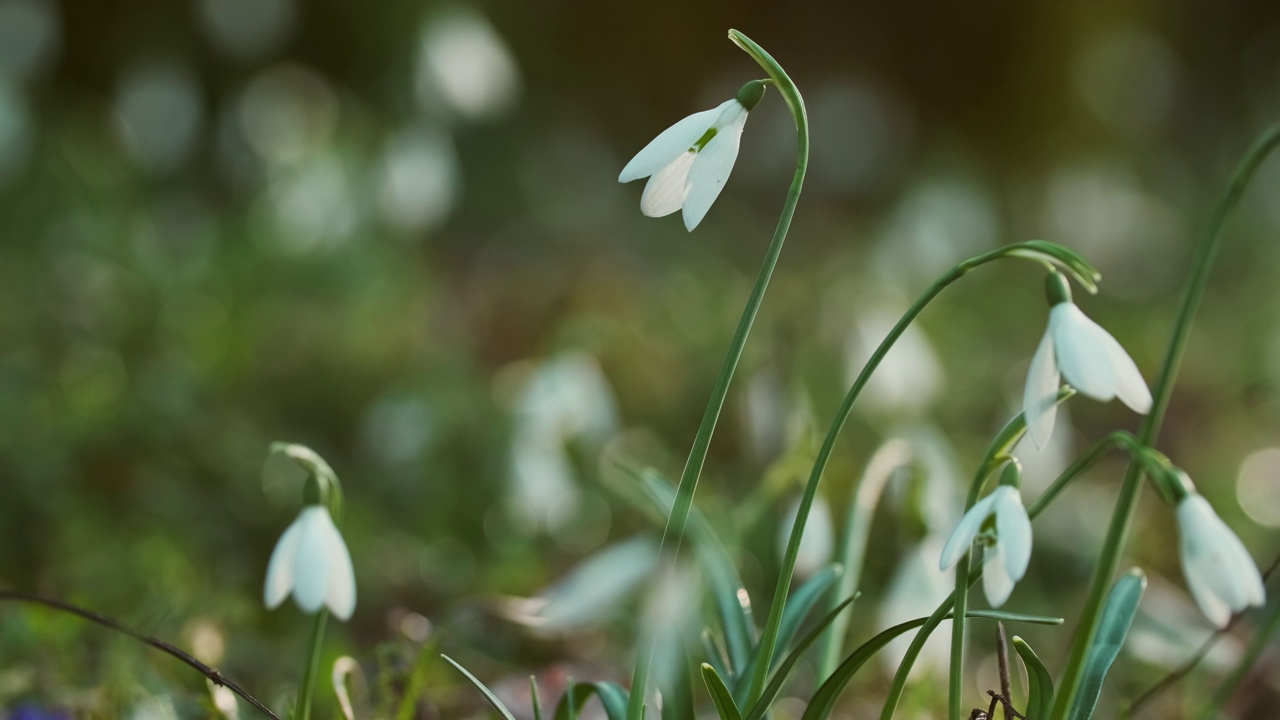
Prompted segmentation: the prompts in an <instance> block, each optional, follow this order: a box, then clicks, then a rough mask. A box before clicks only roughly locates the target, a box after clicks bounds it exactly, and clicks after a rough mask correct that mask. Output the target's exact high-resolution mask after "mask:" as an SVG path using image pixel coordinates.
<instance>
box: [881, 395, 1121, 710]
mask: <svg viewBox="0 0 1280 720" xmlns="http://www.w3.org/2000/svg"><path fill="white" fill-rule="evenodd" d="M1071 394H1073V393H1072V392H1071V391H1070V389H1069V388H1063V390H1061V391H1059V393H1058V402H1062V401H1063V400H1065V399H1066V398H1067V397H1070V395H1071ZM1026 429H1027V424H1026V420H1025V419H1024V417H1023V415H1022V414H1021V413H1019V414H1018V416H1017V417H1015V418H1014V419H1013V420H1010V421H1009V424H1007V425H1005V426H1004V428H1003V429H1002V430H1001V431H1000V434H999V435H997V436H996V439H995V441H994V442H992V444H991V447H990V448H988V449H987V453H986V456H985V457H984V458H983V461H982V464H981V465H980V466H979V467H980V468H990V467H998V466H999V465H1000V464H1001V463H1003V462H1004V459H1003V458H1004V457H1006V456H1007V455H1008V452H1009V451H1010V450H1011V449H1012V448H1013V446H1014V445H1016V444H1017V443H1018V441H1019V440H1021V439H1022V436H1023V435H1024V434H1025V433H1026ZM1114 447H1125V448H1129V449H1134V448H1139V447H1141V445H1140V444H1139V443H1137V440H1136V438H1134V436H1133V435H1131V434H1129V433H1127V432H1123V431H1122V432H1116V433H1112V434H1110V435H1108V436H1106V437H1104V438H1102V439H1101V440H1099V441H1098V442H1096V443H1094V444H1093V446H1092V447H1090V448H1089V449H1088V450H1086V451H1085V452H1084V454H1082V455H1080V456H1079V457H1078V458H1076V460H1075V462H1073V463H1071V465H1070V466H1068V467H1067V469H1066V470H1063V471H1062V474H1061V475H1059V476H1058V478H1057V479H1056V480H1054V481H1053V483H1052V484H1051V485H1050V486H1049V487H1048V488H1046V489H1045V491H1044V492H1043V493H1041V494H1040V497H1038V498H1036V501H1035V502H1033V503H1031V505H1029V506H1028V507H1027V516H1028V517H1030V518H1031V519H1032V520H1035V519H1036V518H1037V517H1039V516H1040V514H1041V513H1043V512H1044V511H1045V510H1046V509H1047V508H1048V507H1049V506H1050V505H1052V504H1053V501H1054V500H1056V499H1057V497H1058V495H1060V494H1061V493H1062V491H1063V490H1064V489H1066V486H1067V484H1068V483H1070V482H1071V481H1072V480H1075V479H1076V478H1077V477H1079V476H1080V475H1081V474H1082V473H1083V472H1085V471H1086V470H1088V469H1089V468H1091V467H1093V465H1094V463H1096V462H1097V461H1098V459H1099V458H1101V457H1102V455H1103V453H1105V452H1106V451H1107V450H1110V449H1111V448H1114ZM987 474H988V475H989V474H990V472H988V473H987ZM956 576H957V577H959V578H967V580H962V582H963V583H964V587H965V591H966V592H967V589H968V588H970V587H973V585H974V584H975V583H977V582H978V580H979V579H980V578H981V577H982V568H981V567H978V568H974V569H973V570H972V571H970V572H967V574H963V575H962V574H961V572H960V569H959V568H957V569H956ZM957 587H959V584H957ZM956 597H957V594H956V593H952V594H951V595H948V596H947V599H946V600H943V601H942V603H941V604H940V605H938V609H937V610H934V611H933V614H932V615H930V616H929V618H928V620H926V621H925V623H924V625H923V626H922V627H921V628H920V630H919V631H918V632H917V633H916V635H915V637H914V638H912V639H911V645H910V646H908V647H907V652H906V653H905V654H904V655H903V658H902V662H901V663H899V665H898V669H897V671H896V672H895V673H894V676H893V683H892V684H891V685H890V686H889V694H888V697H886V698H885V702H884V707H883V708H882V709H881V711H880V718H881V720H889V718H892V717H893V714H894V712H896V711H897V709H898V703H899V702H900V701H901V700H902V694H903V692H904V691H905V690H906V686H907V676H908V675H910V673H911V668H912V667H913V666H914V665H915V662H916V658H918V657H919V656H920V651H921V650H923V649H924V644H925V642H926V641H927V640H928V639H929V636H930V635H931V634H932V633H933V631H934V629H935V628H937V627H938V625H939V624H941V623H942V621H943V620H944V619H946V615H947V613H948V612H951V610H952V609H953V608H954V607H955V600H956ZM959 625H960V624H959V623H956V625H955V629H953V631H952V632H955V631H956V630H958V629H959Z"/></svg>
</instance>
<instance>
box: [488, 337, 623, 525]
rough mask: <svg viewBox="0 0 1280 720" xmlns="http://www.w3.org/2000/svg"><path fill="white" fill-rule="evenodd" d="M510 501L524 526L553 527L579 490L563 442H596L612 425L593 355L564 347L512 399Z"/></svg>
mask: <svg viewBox="0 0 1280 720" xmlns="http://www.w3.org/2000/svg"><path fill="white" fill-rule="evenodd" d="M513 410H514V421H515V428H514V433H513V437H512V446H511V484H512V488H511V497H510V504H511V507H512V508H513V510H514V511H515V513H516V514H517V515H519V516H520V518H521V519H522V520H524V522H525V524H526V526H527V527H529V528H531V529H534V528H546V529H556V528H557V527H559V526H561V525H562V524H563V523H564V522H566V521H568V520H569V519H571V518H572V517H573V513H574V511H575V510H577V508H578V496H579V494H580V490H579V488H578V484H577V482H576V481H575V480H574V472H573V466H572V463H571V462H570V458H569V455H568V453H567V451H566V449H565V443H567V442H568V441H570V440H572V439H574V438H582V439H583V440H585V441H586V442H588V443H590V444H591V445H592V446H596V447H598V446H600V445H602V444H603V443H604V441H605V440H607V439H608V438H609V437H610V436H611V435H612V434H613V433H614V431H615V430H616V429H617V425H618V419H617V408H616V404H615V402H614V397H613V391H612V390H611V389H610V387H609V382H608V380H607V379H606V378H605V376H604V373H603V372H602V371H601V370H600V365H599V363H597V362H596V360H595V358H593V357H591V356H590V355H588V354H586V353H582V352H569V353H564V354H562V355H559V356H557V357H555V358H552V359H550V360H547V361H545V362H542V363H540V364H538V365H536V366H534V367H533V368H532V370H530V371H529V372H528V374H527V377H526V379H525V381H524V383H523V385H522V386H521V388H520V390H519V392H518V394H517V395H516V397H515V400H514V408H513Z"/></svg>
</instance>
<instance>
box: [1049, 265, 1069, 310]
mask: <svg viewBox="0 0 1280 720" xmlns="http://www.w3.org/2000/svg"><path fill="white" fill-rule="evenodd" d="M1044 297H1045V299H1046V300H1048V301H1049V307H1053V306H1055V305H1061V304H1062V303H1069V302H1071V283H1069V282H1067V278H1066V276H1065V275H1063V274H1062V273H1060V272H1057V271H1056V270H1055V271H1054V272H1051V273H1049V274H1048V275H1046V276H1045V278H1044Z"/></svg>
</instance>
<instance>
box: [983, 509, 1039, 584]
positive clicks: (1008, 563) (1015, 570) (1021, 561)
mask: <svg viewBox="0 0 1280 720" xmlns="http://www.w3.org/2000/svg"><path fill="white" fill-rule="evenodd" d="M992 495H998V497H997V499H996V501H995V505H994V510H995V514H996V534H997V536H998V538H999V544H1000V548H1001V552H1003V553H1004V558H1005V568H1006V569H1007V570H1008V572H1009V577H1010V578H1011V579H1012V580H1013V581H1014V582H1017V581H1019V580H1021V579H1022V576H1024V575H1026V574H1027V565H1029V564H1030V563H1031V518H1029V517H1027V509H1026V508H1025V507H1023V506H1022V495H1021V494H1019V492H1018V490H1017V488H1014V487H1010V486H1008V485H1002V486H1001V487H998V488H996V490H995V492H993V493H992Z"/></svg>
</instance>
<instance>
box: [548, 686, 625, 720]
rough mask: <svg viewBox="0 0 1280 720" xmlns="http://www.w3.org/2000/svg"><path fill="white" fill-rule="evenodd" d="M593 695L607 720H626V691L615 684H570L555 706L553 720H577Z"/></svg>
mask: <svg viewBox="0 0 1280 720" xmlns="http://www.w3.org/2000/svg"><path fill="white" fill-rule="evenodd" d="M593 695H594V696H596V697H598V698H600V704H601V705H603V706H604V714H605V717H607V718H609V720H626V717H627V699H628V698H627V691H626V690H623V689H622V687H621V686H619V685H618V684H617V683H611V682H591V683H573V684H571V685H570V686H569V687H568V688H567V689H566V690H565V693H564V697H563V698H561V700H560V704H559V705H557V706H556V714H555V720H577V717H578V714H579V713H580V712H581V710H582V706H584V705H586V704H587V701H588V700H590V699H591V696H593Z"/></svg>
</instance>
